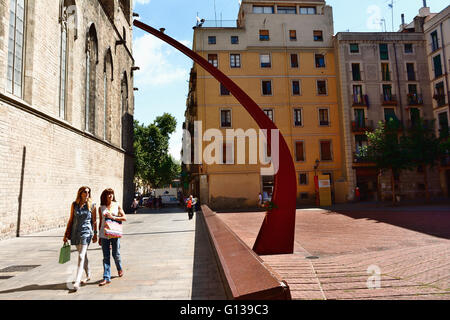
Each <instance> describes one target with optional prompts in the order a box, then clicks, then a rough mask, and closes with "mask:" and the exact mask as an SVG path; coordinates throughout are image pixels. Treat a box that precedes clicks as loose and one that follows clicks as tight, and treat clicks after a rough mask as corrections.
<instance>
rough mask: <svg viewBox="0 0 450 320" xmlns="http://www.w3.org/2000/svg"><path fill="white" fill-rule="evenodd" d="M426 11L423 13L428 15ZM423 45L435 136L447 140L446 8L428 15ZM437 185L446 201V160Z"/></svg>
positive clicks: (449, 24)
mask: <svg viewBox="0 0 450 320" xmlns="http://www.w3.org/2000/svg"><path fill="white" fill-rule="evenodd" d="M428 12H429V11H427V13H428ZM423 32H424V34H425V39H426V41H427V57H426V59H427V62H428V66H429V72H430V90H431V92H432V94H433V113H434V118H435V119H436V124H437V126H436V134H437V136H439V137H441V138H442V139H444V138H446V139H448V136H449V129H448V128H449V121H450V109H449V101H450V78H449V73H450V6H448V7H447V8H445V9H444V10H442V11H441V12H439V13H437V14H428V15H426V19H425V20H424V24H423ZM440 182H441V187H442V189H443V192H444V194H445V195H446V196H449V197H450V156H449V155H447V157H445V158H444V159H442V161H441V165H440Z"/></svg>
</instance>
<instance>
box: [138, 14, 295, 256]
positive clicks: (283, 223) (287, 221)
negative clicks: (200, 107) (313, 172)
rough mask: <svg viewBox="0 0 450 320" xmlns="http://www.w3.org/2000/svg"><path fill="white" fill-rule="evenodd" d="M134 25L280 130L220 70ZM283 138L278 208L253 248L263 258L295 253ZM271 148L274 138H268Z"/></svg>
mask: <svg viewBox="0 0 450 320" xmlns="http://www.w3.org/2000/svg"><path fill="white" fill-rule="evenodd" d="M133 24H134V25H135V26H136V27H138V28H140V29H142V30H144V31H146V32H148V33H150V34H152V35H154V36H155V37H157V38H159V39H161V40H162V41H164V42H166V43H168V44H169V45H171V46H172V47H174V48H176V49H177V50H179V51H181V52H182V53H184V54H185V55H186V56H188V57H189V58H191V59H192V60H194V61H195V62H196V63H198V64H199V65H200V66H201V67H203V68H204V69H205V70H206V71H207V72H209V73H210V74H211V75H212V76H213V77H214V78H216V79H217V80H218V81H219V82H220V83H222V84H223V85H224V86H225V87H226V88H227V89H228V90H229V91H230V92H231V93H232V94H233V96H234V97H235V98H236V99H237V100H238V101H239V102H240V103H241V104H242V106H243V107H244V108H245V109H246V110H247V111H248V113H249V114H250V115H251V116H252V118H253V119H254V120H255V121H256V123H257V124H258V125H259V127H260V128H261V129H266V130H267V132H268V133H270V130H278V128H277V127H276V126H275V124H274V123H273V122H272V121H271V120H270V119H269V118H268V117H267V115H266V114H265V113H264V112H263V111H262V109H261V108H260V107H259V106H258V105H257V104H256V103H255V102H254V101H253V100H252V99H251V98H250V97H249V96H248V95H247V94H246V93H245V92H244V91H243V90H242V89H241V88H240V87H239V86H238V85H236V84H235V83H234V82H233V81H232V80H231V79H230V78H228V77H227V76H226V75H225V74H223V73H222V72H221V71H220V70H219V69H217V68H215V67H213V66H212V65H211V64H210V63H209V62H208V61H207V60H205V59H204V58H203V57H201V56H200V55H198V54H197V53H195V52H194V51H192V50H190V49H189V48H187V47H186V46H184V45H183V44H181V43H179V42H178V41H176V40H175V39H173V38H171V37H169V36H167V35H166V34H164V33H163V32H160V31H158V30H156V29H154V28H152V27H150V26H148V25H146V24H144V23H142V22H140V21H138V20H135V21H134V22H133ZM279 136H280V141H279V146H280V147H279V161H280V163H279V170H278V172H277V174H276V175H275V179H274V192H273V197H272V202H273V203H274V204H275V205H276V207H275V208H273V209H272V210H270V211H269V212H268V213H267V214H266V218H265V219H264V222H263V224H262V226H261V230H260V231H259V234H258V237H257V239H256V242H255V244H254V246H253V250H254V251H255V252H256V253H257V254H259V255H269V254H290V253H293V252H294V233H295V211H296V198H297V180H296V174H295V168H294V162H293V160H292V156H291V152H290V151H289V148H288V146H287V144H286V141H285V139H284V137H283V136H282V135H281V133H280V135H279ZM268 148H269V149H270V148H271V139H270V136H269V137H268Z"/></svg>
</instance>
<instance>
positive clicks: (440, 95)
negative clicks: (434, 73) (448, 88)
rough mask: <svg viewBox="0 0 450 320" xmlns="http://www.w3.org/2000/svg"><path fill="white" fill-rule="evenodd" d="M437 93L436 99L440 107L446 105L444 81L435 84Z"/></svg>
mask: <svg viewBox="0 0 450 320" xmlns="http://www.w3.org/2000/svg"><path fill="white" fill-rule="evenodd" d="M435 90H436V94H435V96H434V99H436V101H437V104H438V107H441V106H443V105H445V91H444V82H439V83H436V86H435Z"/></svg>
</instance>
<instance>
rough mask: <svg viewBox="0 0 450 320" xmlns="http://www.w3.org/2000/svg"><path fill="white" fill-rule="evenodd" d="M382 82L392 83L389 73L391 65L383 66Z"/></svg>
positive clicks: (385, 64)
mask: <svg viewBox="0 0 450 320" xmlns="http://www.w3.org/2000/svg"><path fill="white" fill-rule="evenodd" d="M381 80H382V81H391V72H390V71H389V63H382V64H381Z"/></svg>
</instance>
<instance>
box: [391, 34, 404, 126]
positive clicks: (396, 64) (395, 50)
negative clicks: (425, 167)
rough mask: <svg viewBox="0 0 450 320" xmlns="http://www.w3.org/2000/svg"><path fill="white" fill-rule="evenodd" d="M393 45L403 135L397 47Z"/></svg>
mask: <svg viewBox="0 0 450 320" xmlns="http://www.w3.org/2000/svg"><path fill="white" fill-rule="evenodd" d="M393 45H394V57H395V72H396V73H397V89H398V103H399V106H400V117H401V119H402V132H403V135H405V126H404V118H403V103H402V93H401V88H400V74H399V72H398V60H397V47H396V46H395V42H394V43H393Z"/></svg>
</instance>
